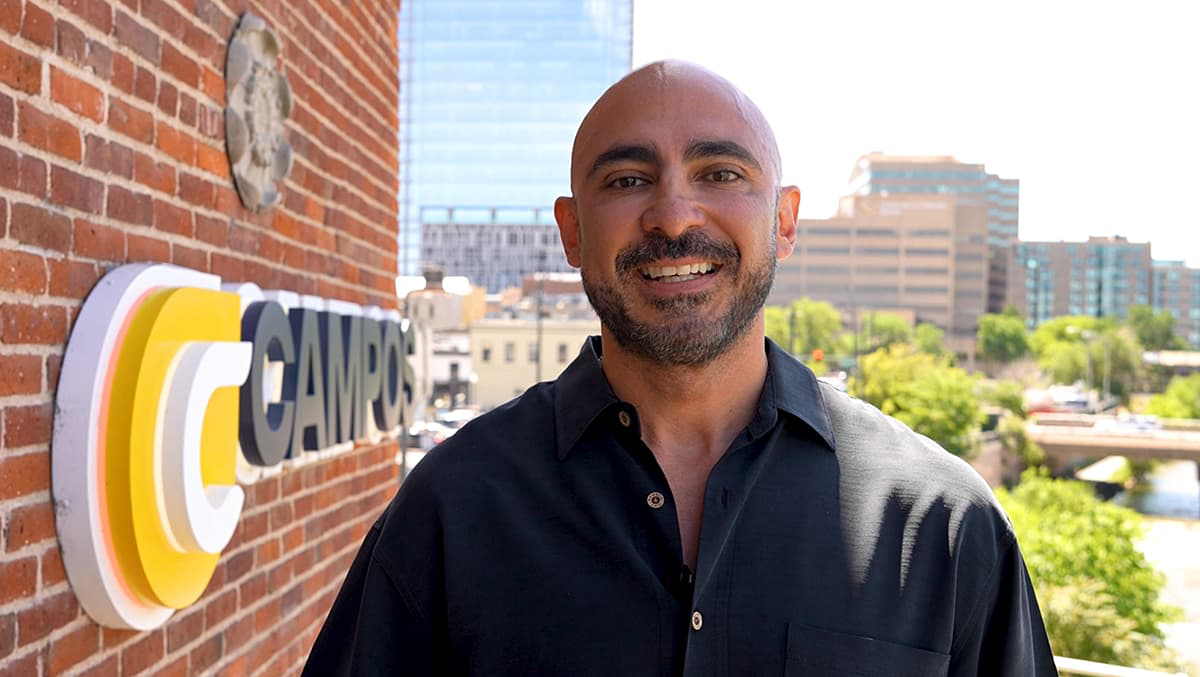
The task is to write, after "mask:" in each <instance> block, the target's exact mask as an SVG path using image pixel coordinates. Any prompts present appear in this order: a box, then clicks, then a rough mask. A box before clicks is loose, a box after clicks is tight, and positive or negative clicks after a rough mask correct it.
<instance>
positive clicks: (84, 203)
mask: <svg viewBox="0 0 1200 677" xmlns="http://www.w3.org/2000/svg"><path fill="white" fill-rule="evenodd" d="M50 201H51V202H53V203H55V204H59V205H62V206H64V207H74V208H75V209H78V210H80V211H84V212H91V213H93V214H100V213H102V212H103V211H104V184H103V183H101V182H99V181H97V180H96V179H93V178H90V177H87V176H84V175H82V174H76V173H75V172H73V171H71V170H69V169H67V168H66V167H59V166H57V165H55V166H54V167H53V168H51V170H50Z"/></svg>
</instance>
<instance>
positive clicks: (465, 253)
mask: <svg viewBox="0 0 1200 677" xmlns="http://www.w3.org/2000/svg"><path fill="white" fill-rule="evenodd" d="M421 219H422V224H421V257H422V260H423V261H424V262H425V263H426V264H432V265H436V266H439V267H440V268H442V269H443V270H444V271H445V272H446V274H447V275H463V276H465V277H467V278H468V279H469V280H470V281H471V284H473V285H477V286H480V287H483V288H484V289H487V290H488V291H489V292H498V291H500V290H502V289H505V288H508V287H518V286H520V285H521V279H522V277H523V276H525V275H530V274H533V273H538V272H549V273H567V272H571V271H573V270H574V269H573V268H571V266H570V265H568V264H567V260H566V257H565V256H564V255H563V249H562V242H561V240H560V239H559V235H558V226H557V225H555V223H554V216H553V212H552V211H551V210H549V209H544V210H543V209H527V210H519V209H495V208H492V209H472V208H453V207H447V208H426V209H423V210H421Z"/></svg>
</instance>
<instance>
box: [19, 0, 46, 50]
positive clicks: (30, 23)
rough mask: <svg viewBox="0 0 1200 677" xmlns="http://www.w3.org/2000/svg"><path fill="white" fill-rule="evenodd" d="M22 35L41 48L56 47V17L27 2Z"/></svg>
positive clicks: (22, 23)
mask: <svg viewBox="0 0 1200 677" xmlns="http://www.w3.org/2000/svg"><path fill="white" fill-rule="evenodd" d="M21 35H22V36H24V37H25V38H26V39H28V40H29V41H30V42H32V43H34V44H36V45H38V46H39V47H51V48H52V47H54V17H52V16H50V12H47V11H46V10H44V9H42V8H41V7H38V6H37V5H35V4H33V3H32V2H28V0H27V1H26V2H25V17H24V20H23V21H22V22H21Z"/></svg>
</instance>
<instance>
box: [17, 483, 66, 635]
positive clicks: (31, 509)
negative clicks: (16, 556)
mask: <svg viewBox="0 0 1200 677" xmlns="http://www.w3.org/2000/svg"><path fill="white" fill-rule="evenodd" d="M51 506H52V504H51V503H50V502H49V501H45V502H42V503H34V504H33V505H26V506H22V507H20V508H14V509H13V511H12V512H11V513H9V516H8V526H7V528H6V529H5V547H6V548H7V549H8V551H9V552H12V551H13V550H20V549H21V548H23V547H25V546H27V545H29V544H30V543H41V542H42V541H47V540H50V539H52V538H54V509H53V508H52V507H51ZM68 620H69V619H68ZM56 627H57V626H56ZM23 632H24V630H22V633H23ZM21 643H22V644H24V643H25V642H24V641H22V642H21Z"/></svg>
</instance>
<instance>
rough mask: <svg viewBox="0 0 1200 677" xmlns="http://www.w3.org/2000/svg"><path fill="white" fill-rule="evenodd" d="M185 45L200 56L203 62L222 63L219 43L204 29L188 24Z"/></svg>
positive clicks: (184, 35)
mask: <svg viewBox="0 0 1200 677" xmlns="http://www.w3.org/2000/svg"><path fill="white" fill-rule="evenodd" d="M183 44H185V45H187V46H188V48H189V49H191V50H192V51H193V52H195V53H196V54H198V55H199V56H200V60H201V61H202V62H207V63H213V64H216V63H220V56H221V48H222V46H223V45H221V44H220V43H218V42H217V41H216V40H215V39H214V38H213V37H212V36H211V35H209V34H208V33H207V32H205V30H204V29H203V28H200V27H199V26H197V25H195V24H188V25H187V27H186V28H184V30H183Z"/></svg>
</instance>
